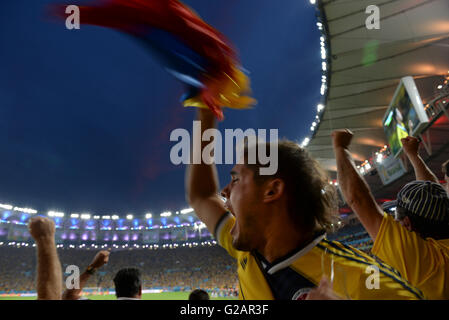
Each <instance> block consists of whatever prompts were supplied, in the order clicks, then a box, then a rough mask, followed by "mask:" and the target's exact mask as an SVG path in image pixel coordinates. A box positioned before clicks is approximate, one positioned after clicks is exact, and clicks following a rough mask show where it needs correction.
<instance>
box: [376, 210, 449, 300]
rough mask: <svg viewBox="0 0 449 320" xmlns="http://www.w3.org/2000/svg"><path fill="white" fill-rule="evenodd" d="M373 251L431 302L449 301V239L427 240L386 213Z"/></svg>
mask: <svg viewBox="0 0 449 320" xmlns="http://www.w3.org/2000/svg"><path fill="white" fill-rule="evenodd" d="M448 228H449V226H448ZM371 252H372V253H373V254H375V255H376V256H377V257H379V258H380V259H381V260H383V261H385V262H386V263H388V264H389V265H391V266H393V267H394V268H395V269H397V270H398V271H399V272H400V274H401V275H402V277H404V278H405V279H407V280H408V281H409V282H410V283H412V284H413V285H414V286H416V287H417V288H419V289H421V291H422V292H423V293H424V294H425V296H426V297H427V298H428V299H449V239H444V240H435V239H432V238H426V239H423V238H421V237H420V236H419V235H418V234H417V233H416V232H413V231H408V230H407V229H406V228H405V227H403V226H402V225H401V224H400V223H399V222H398V221H395V220H394V219H393V217H392V216H390V215H389V214H387V213H384V217H383V220H382V224H381V226H380V229H379V232H378V234H377V237H376V241H375V242H374V245H373V248H372V249H371Z"/></svg>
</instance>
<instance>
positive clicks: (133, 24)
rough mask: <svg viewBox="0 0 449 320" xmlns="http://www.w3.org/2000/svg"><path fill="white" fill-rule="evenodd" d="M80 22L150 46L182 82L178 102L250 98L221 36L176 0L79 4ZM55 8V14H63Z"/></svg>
mask: <svg viewBox="0 0 449 320" xmlns="http://www.w3.org/2000/svg"><path fill="white" fill-rule="evenodd" d="M79 8H80V20H81V23H82V24H91V25H97V26H102V27H108V28H113V29H116V30H118V31H121V32H124V33H127V34H129V35H131V36H133V37H134V38H135V39H137V40H138V41H139V42H141V43H142V44H143V45H144V46H145V47H146V48H148V49H150V50H151V52H152V53H153V55H154V56H155V57H156V58H158V59H159V60H160V61H161V63H162V64H163V65H164V66H165V68H166V69H167V71H168V72H170V73H171V74H172V75H173V76H175V77H176V78H177V79H179V80H180V81H182V82H184V83H185V84H186V85H187V93H186V94H185V95H184V96H183V98H182V101H183V104H184V106H192V107H200V108H209V109H210V110H212V112H213V113H214V114H215V115H216V116H217V117H218V118H219V119H223V111H222V107H229V108H237V109H244V108H249V107H251V106H252V105H254V104H255V103H256V101H255V100H254V99H253V98H251V97H250V96H249V95H250V93H251V89H250V84H249V79H248V77H247V76H246V75H245V74H244V73H243V72H242V71H241V70H240V65H239V61H238V58H237V55H236V53H235V50H234V49H233V48H232V45H231V44H230V43H229V41H227V40H226V38H225V37H224V36H223V35H222V34H221V33H220V32H218V31H217V30H215V29H214V28H213V27H211V26H210V25H208V24H207V23H206V22H204V21H203V20H202V19H201V18H200V17H199V16H198V15H197V14H195V13H194V12H193V11H192V10H191V9H190V8H189V7H187V6H186V5H184V4H182V3H181V2H180V1H178V0H102V1H98V3H97V4H96V5H95V6H79ZM59 9H62V8H59V7H58V10H57V12H58V14H59V15H60V16H63V17H66V15H65V7H64V10H59Z"/></svg>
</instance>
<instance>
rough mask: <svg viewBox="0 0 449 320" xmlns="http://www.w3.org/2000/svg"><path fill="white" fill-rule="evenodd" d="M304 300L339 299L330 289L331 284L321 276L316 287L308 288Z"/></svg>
mask: <svg viewBox="0 0 449 320" xmlns="http://www.w3.org/2000/svg"><path fill="white" fill-rule="evenodd" d="M306 300H341V299H340V298H339V297H337V296H336V295H335V293H334V291H333V290H332V285H331V284H330V283H329V280H327V278H326V277H323V278H322V279H321V281H320V284H319V285H318V287H316V288H314V289H312V290H310V292H309V294H308V295H307V298H306Z"/></svg>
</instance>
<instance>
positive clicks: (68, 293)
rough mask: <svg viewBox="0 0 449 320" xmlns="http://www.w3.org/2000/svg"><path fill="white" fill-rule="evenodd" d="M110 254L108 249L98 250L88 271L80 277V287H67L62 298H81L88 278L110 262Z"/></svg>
mask: <svg viewBox="0 0 449 320" xmlns="http://www.w3.org/2000/svg"><path fill="white" fill-rule="evenodd" d="M109 254H110V252H109V251H106V250H103V251H100V252H98V253H97V254H96V255H95V257H94V259H93V260H92V262H91V263H90V264H89V266H88V267H87V269H86V271H84V272H83V273H82V274H81V276H80V278H79V288H73V289H66V290H65V291H64V293H63V294H62V300H79V299H80V298H81V292H82V291H83V288H84V286H85V285H86V282H87V280H89V278H90V276H91V275H93V274H95V272H96V271H97V270H98V269H99V268H101V267H102V266H104V265H105V264H106V263H108V261H109Z"/></svg>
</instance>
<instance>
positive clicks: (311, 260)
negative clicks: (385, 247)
mask: <svg viewBox="0 0 449 320" xmlns="http://www.w3.org/2000/svg"><path fill="white" fill-rule="evenodd" d="M234 222H235V218H234V217H233V216H232V215H231V214H230V213H226V214H225V215H223V217H222V218H221V219H220V221H219V222H218V223H217V227H216V230H215V238H216V239H217V241H218V243H219V244H220V245H221V246H222V247H223V248H224V249H225V250H226V251H227V252H228V253H229V254H230V255H231V256H232V257H233V258H235V259H236V260H237V262H238V264H237V266H238V268H237V272H238V278H239V287H240V288H239V299H244V300H272V299H281V300H291V299H293V300H303V299H305V298H306V297H307V293H308V292H309V291H310V290H311V289H312V288H314V287H316V286H317V285H318V283H319V282H320V280H321V278H322V277H323V276H324V275H327V276H328V278H329V279H331V281H332V282H333V289H334V292H335V294H336V295H338V296H339V297H341V298H344V299H369V300H380V299H389V300H394V299H398V300H399V299H404V300H415V299H423V298H424V296H423V294H422V292H421V291H420V290H418V289H416V288H414V287H413V286H412V285H410V284H409V283H408V282H407V281H406V280H404V279H402V278H401V277H400V275H399V273H398V272H397V271H396V270H394V269H393V268H391V267H390V266H388V265H386V264H384V263H382V262H380V261H377V260H375V259H374V258H372V257H370V256H369V255H367V254H365V253H364V252H362V251H360V250H357V249H355V248H353V247H350V246H346V245H343V244H341V243H339V242H336V241H327V240H326V239H325V234H324V233H323V234H317V236H316V237H315V239H314V240H313V241H311V242H310V243H309V244H307V245H305V246H303V247H301V248H298V249H297V250H295V251H294V252H291V253H290V254H288V255H286V256H285V257H283V258H281V259H277V260H276V261H273V262H272V263H269V262H268V261H266V260H265V259H264V258H263V257H262V256H261V255H260V254H259V253H257V252H255V251H253V252H247V251H239V250H236V249H235V248H234V247H233V246H232V236H231V234H230V230H231V229H232V226H233V225H234Z"/></svg>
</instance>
